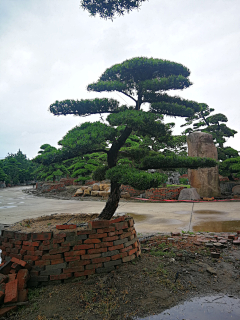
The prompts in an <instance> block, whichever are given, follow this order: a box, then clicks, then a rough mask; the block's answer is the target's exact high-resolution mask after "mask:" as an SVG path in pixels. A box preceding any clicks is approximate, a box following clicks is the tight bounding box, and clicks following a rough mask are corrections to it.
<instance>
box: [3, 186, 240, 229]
mask: <svg viewBox="0 0 240 320" xmlns="http://www.w3.org/2000/svg"><path fill="white" fill-rule="evenodd" d="M24 188H26V187H14V188H6V189H0V224H2V225H5V224H13V223H15V222H17V221H20V220H22V219H27V218H34V217H39V216H42V215H51V214H53V213H100V212H101V210H102V209H103V207H104V205H105V202H104V201H76V200H57V199H56V200H55V199H46V198H43V197H36V196H32V195H28V194H25V193H23V192H22V189H24ZM29 188H30V187H29ZM239 205H240V203H239V202H211V203H194V205H193V204H192V203H150V202H143V203H139V202H120V205H119V207H118V209H117V212H116V214H124V213H127V214H130V215H132V216H133V217H134V219H135V222H136V229H137V231H138V232H139V233H153V232H170V231H181V230H185V231H187V230H188V228H189V221H190V217H191V212H192V211H193V215H192V223H191V229H192V228H193V230H194V231H207V230H203V228H205V227H206V226H205V227H204V225H205V224H207V227H211V228H213V229H214V228H215V227H216V226H217V228H218V230H208V231H216V232H220V231H227V230H224V228H225V229H226V228H229V225H231V228H232V227H233V228H235V229H237V230H239V229H240V224H239V223H240V208H239ZM229 223H230V224H229ZM226 225H227V226H226ZM194 228H195V229H194ZM198 228H199V229H198ZM201 228H202V229H201ZM215 229H216V228H215ZM219 229H221V230H219ZM229 231H232V230H229ZM233 231H234V230H233Z"/></svg>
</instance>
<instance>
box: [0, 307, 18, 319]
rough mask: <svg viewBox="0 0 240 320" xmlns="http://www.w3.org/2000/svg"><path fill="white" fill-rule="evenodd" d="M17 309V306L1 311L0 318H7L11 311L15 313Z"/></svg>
mask: <svg viewBox="0 0 240 320" xmlns="http://www.w3.org/2000/svg"><path fill="white" fill-rule="evenodd" d="M16 309H17V306H13V307H5V308H1V309H0V317H3V316H5V315H6V314H7V313H8V312H9V311H14V310H16Z"/></svg>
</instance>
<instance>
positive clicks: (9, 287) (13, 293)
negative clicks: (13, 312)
mask: <svg viewBox="0 0 240 320" xmlns="http://www.w3.org/2000/svg"><path fill="white" fill-rule="evenodd" d="M17 301H18V280H17V279H16V280H13V281H11V282H8V283H7V284H6V290H5V297H4V303H8V302H17Z"/></svg>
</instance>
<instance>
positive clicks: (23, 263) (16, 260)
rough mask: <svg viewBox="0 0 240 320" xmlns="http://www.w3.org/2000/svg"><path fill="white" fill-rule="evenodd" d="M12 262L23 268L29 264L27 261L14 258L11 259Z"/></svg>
mask: <svg viewBox="0 0 240 320" xmlns="http://www.w3.org/2000/svg"><path fill="white" fill-rule="evenodd" d="M11 261H12V262H13V263H17V264H20V265H21V266H22V267H25V266H26V264H27V262H26V261H23V260H19V259H17V258H14V257H12V258H11Z"/></svg>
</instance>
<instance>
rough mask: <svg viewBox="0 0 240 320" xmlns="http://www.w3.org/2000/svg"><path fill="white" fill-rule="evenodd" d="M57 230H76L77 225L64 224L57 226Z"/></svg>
mask: <svg viewBox="0 0 240 320" xmlns="http://www.w3.org/2000/svg"><path fill="white" fill-rule="evenodd" d="M56 228H57V229H58V230H67V229H76V228H77V225H76V224H65V225H64V224H62V225H56Z"/></svg>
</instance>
